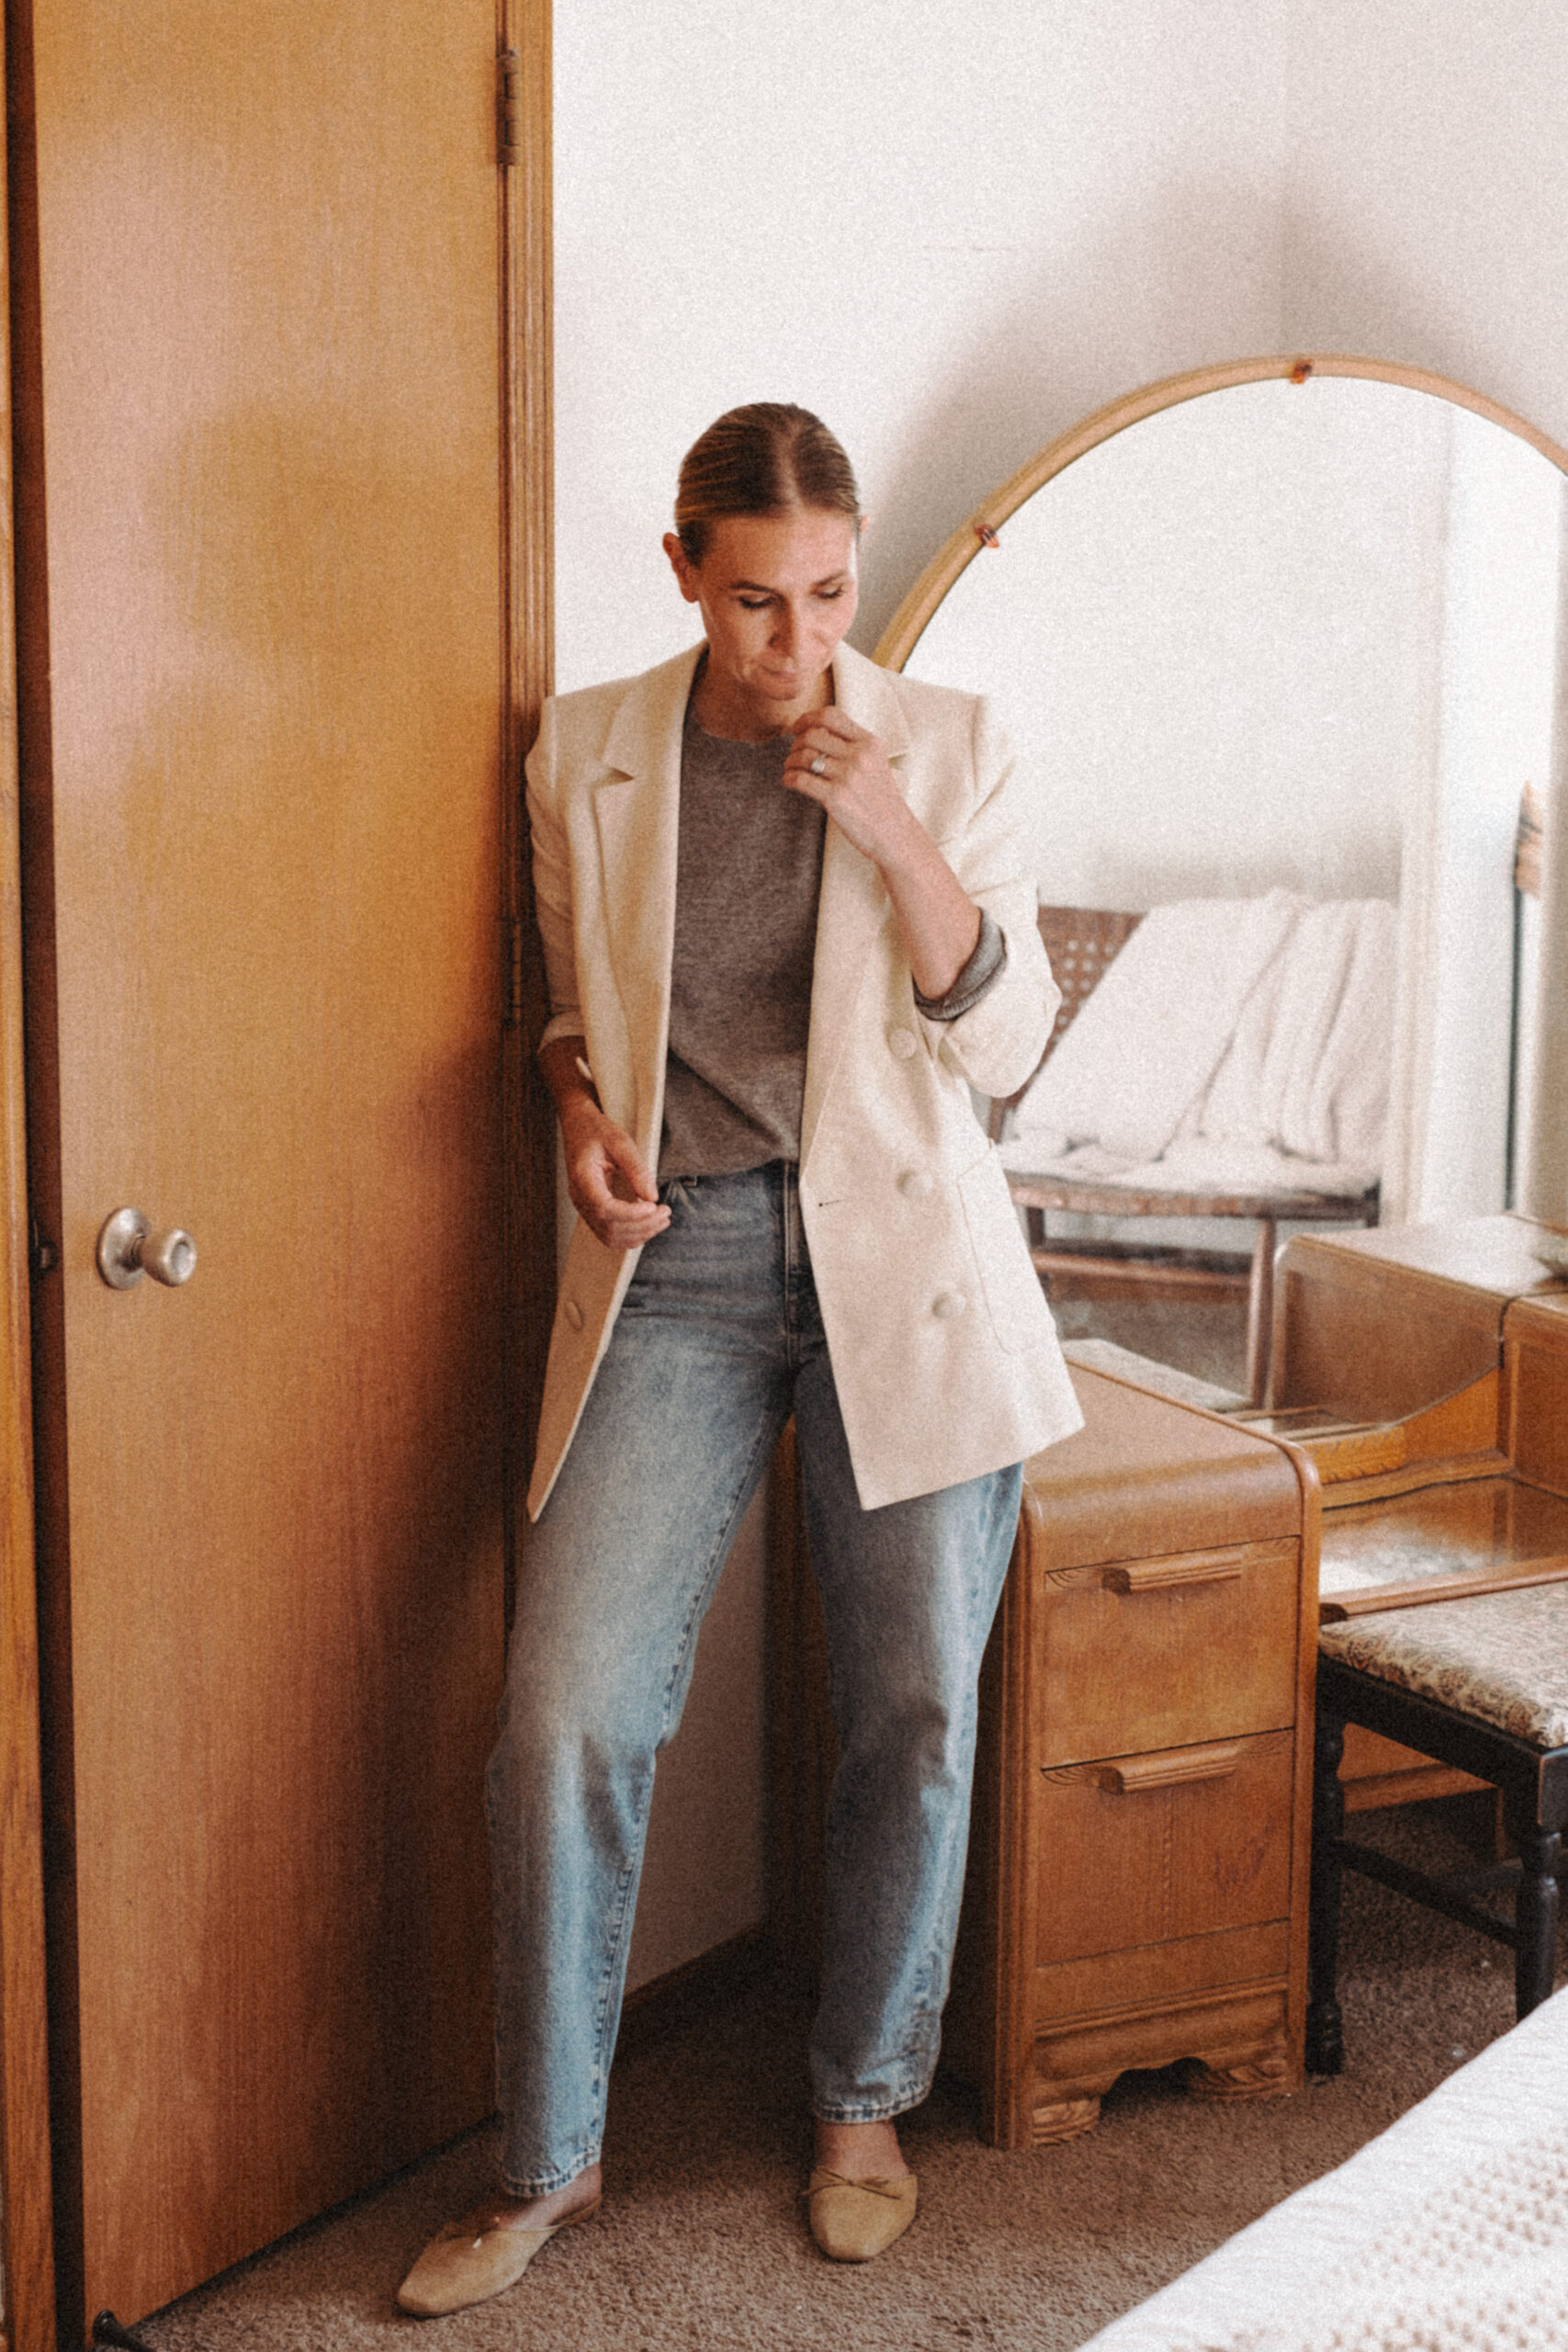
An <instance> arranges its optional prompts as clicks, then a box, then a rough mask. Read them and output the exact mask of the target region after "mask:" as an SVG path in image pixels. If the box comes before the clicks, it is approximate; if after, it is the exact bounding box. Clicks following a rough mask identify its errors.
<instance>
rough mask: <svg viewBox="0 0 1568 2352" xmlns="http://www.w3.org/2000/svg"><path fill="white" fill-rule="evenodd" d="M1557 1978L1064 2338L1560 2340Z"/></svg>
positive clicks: (1128, 2346)
mask: <svg viewBox="0 0 1568 2352" xmlns="http://www.w3.org/2000/svg"><path fill="white" fill-rule="evenodd" d="M1565 2348H1568V1990H1564V1991H1563V1992H1561V1993H1558V1994H1556V1995H1554V1996H1553V1997H1552V1999H1551V2000H1550V2001H1547V2002H1545V2003H1543V2004H1542V2006H1541V2007H1540V2008H1539V2009H1537V2010H1535V2011H1534V2012H1533V2014H1532V2015H1531V2016H1529V2017H1528V2018H1526V2019H1525V2021H1524V2023H1523V2024H1522V2025H1519V2026H1516V2027H1515V2028H1514V2030H1513V2031H1512V2032H1511V2033H1506V2034H1505V2035H1504V2036H1503V2037H1502V2039H1501V2040H1500V2041H1495V2042H1494V2043H1493V2044H1492V2045H1491V2047H1490V2048H1489V2049H1487V2050H1484V2051H1483V2052H1482V2053H1481V2055H1480V2057H1479V2058H1474V2059H1472V2061H1471V2063H1470V2064H1469V2065H1468V2066H1462V2067H1461V2069H1460V2071H1459V2072H1458V2073H1457V2074H1456V2075H1450V2077H1449V2080H1448V2081H1447V2082H1446V2083H1443V2084H1442V2085H1440V2086H1439V2087H1438V2089H1437V2090H1435V2091H1434V2092H1433V2093H1432V2095H1431V2097H1430V2098H1426V2099H1423V2100H1422V2102H1421V2104H1420V2105H1419V2106H1418V2107H1415V2108H1412V2109H1411V2110H1410V2112H1409V2114H1408V2115H1404V2116H1401V2118H1400V2120H1398V2122H1397V2123H1394V2124H1392V2125H1391V2126H1390V2128H1389V2129H1388V2131H1384V2132H1382V2133H1380V2134H1379V2136H1378V2138H1377V2139H1375V2140H1372V2141H1370V2142H1369V2143H1368V2144H1367V2145H1366V2146H1365V2147H1364V2148H1361V2149H1359V2151H1358V2152H1357V2154H1355V2155H1353V2156H1352V2157H1350V2158H1349V2160H1348V2162H1347V2163H1345V2164H1343V2165H1339V2166H1338V2168H1337V2170H1336V2171H1334V2172H1331V2173H1328V2174H1326V2175H1325V2177H1324V2178H1323V2179H1322V2180H1316V2181H1314V2182H1313V2183H1312V2184H1311V2186H1310V2187H1309V2188H1302V2189H1298V2190H1297V2191H1296V2193H1295V2195H1294V2196H1293V2197H1288V2198H1286V2199H1285V2200H1284V2202H1283V2203H1282V2204H1280V2205H1278V2206H1276V2207H1275V2209H1274V2211H1272V2212H1271V2213H1266V2214H1265V2215H1264V2216H1263V2218H1262V2220H1261V2221H1258V2222H1253V2223H1252V2224H1251V2226H1250V2227H1249V2228H1247V2229H1245V2230H1242V2231H1240V2232H1238V2233H1237V2234H1236V2235H1235V2237H1234V2238H1232V2239H1230V2240H1229V2241H1228V2243H1227V2244H1226V2245H1223V2246H1221V2247H1220V2248H1219V2249H1218V2251H1217V2252H1216V2253H1214V2254H1212V2255H1210V2256H1208V2257H1207V2258H1206V2259H1205V2260H1204V2261H1202V2262H1200V2263H1198V2264H1196V2265H1195V2266H1194V2267H1193V2268H1192V2269H1190V2270H1189V2271H1187V2272H1186V2273H1185V2274H1184V2275H1183V2276H1182V2277H1181V2278H1178V2279H1175V2280H1174V2281H1173V2282H1172V2284H1171V2285H1170V2286H1168V2287H1166V2288H1162V2289H1161V2290H1160V2291H1159V2293H1158V2294H1156V2295H1153V2296H1151V2297H1150V2298H1149V2300H1148V2301H1146V2302H1145V2303H1140V2304H1139V2306H1138V2308H1137V2309H1136V2310H1135V2311H1132V2312H1128V2313H1127V2314H1126V2315H1125V2317H1124V2318H1122V2319H1119V2320H1115V2321H1113V2322H1112V2323H1111V2325H1110V2326H1109V2327H1106V2328H1102V2329H1101V2330H1100V2333H1099V2334H1098V2335H1094V2336H1091V2337H1090V2338H1089V2343H1088V2344H1086V2345H1084V2346H1081V2347H1080V2352H1565Z"/></svg>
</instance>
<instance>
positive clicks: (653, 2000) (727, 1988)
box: [0, 1926, 774, 2352]
mask: <svg viewBox="0 0 1568 2352" xmlns="http://www.w3.org/2000/svg"><path fill="white" fill-rule="evenodd" d="M773 1965H774V1947H773V1932H772V1930H771V1928H768V1927H766V1926H762V1927H758V1928H746V1929H745V1931H744V1932H743V1933H742V1934H740V1935H739V1936H731V1937H730V1938H729V1939H728V1942H725V1943H722V1944H715V1946H714V1948H713V1950H712V1951H705V1952H699V1953H698V1955H697V1957H696V1959H695V1960H688V1961H685V1962H682V1965H681V1966H680V1967H679V1968H671V1969H670V1970H669V1971H668V1972H667V1973H665V1974H664V1975H662V1976H655V1977H652V1978H650V1980H649V1983H648V1984H646V1985H638V1986H637V1991H636V1992H635V1993H628V1994H627V1995H626V2001H625V2004H624V2006H623V2007H622V2010H621V2031H620V2038H619V2040H618V2041H616V2043H615V2056H616V2057H617V2058H618V2059H619V2058H635V2057H636V2056H637V2053H638V2052H639V2051H643V2050H649V2049H651V2048H652V2047H653V2045H654V2044H655V2043H656V2042H660V2041H668V2040H669V2039H670V2037H671V2035H673V2034H677V2033H682V2032H684V2031H685V2030H686V2028H687V2027H688V2026H691V2025H694V2024H695V2023H696V2022H697V2020H698V2018H702V2017H705V2016H706V2015H707V2013H708V2011H709V2010H710V2009H716V2008H721V2007H723V2006H724V2005H725V2003H726V2002H728V2001H733V2000H738V1999H739V1996H740V1995H741V1994H742V1993H748V1992H750V1989H751V1987H752V1986H753V1985H760V1984H761V1981H762V1979H763V1978H764V1977H765V1976H769V1975H771V1974H772V1973H773ZM0 2352H3V2347H0Z"/></svg>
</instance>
